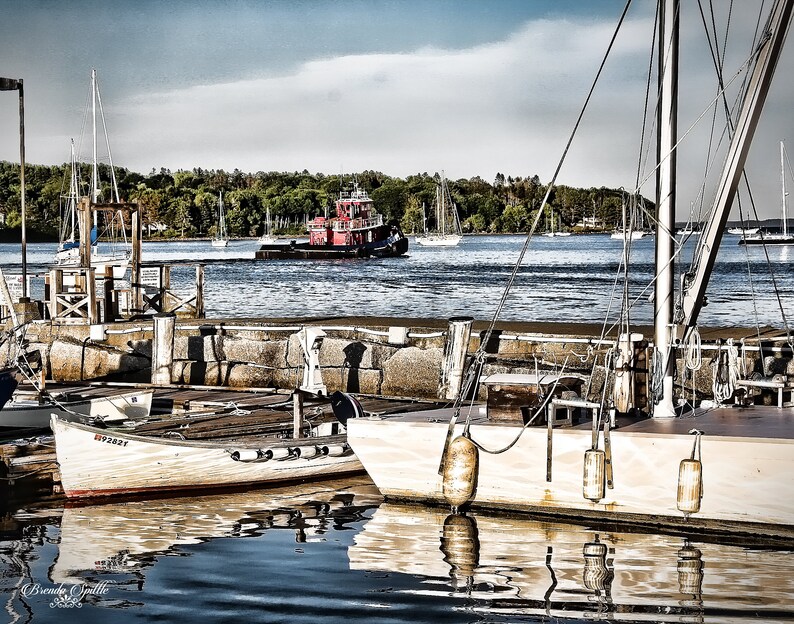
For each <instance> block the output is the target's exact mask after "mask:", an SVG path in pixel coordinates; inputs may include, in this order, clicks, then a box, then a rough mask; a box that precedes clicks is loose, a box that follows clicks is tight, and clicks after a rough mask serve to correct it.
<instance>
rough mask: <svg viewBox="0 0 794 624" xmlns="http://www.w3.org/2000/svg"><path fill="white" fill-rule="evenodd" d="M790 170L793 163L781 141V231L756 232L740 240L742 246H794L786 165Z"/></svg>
mask: <svg viewBox="0 0 794 624" xmlns="http://www.w3.org/2000/svg"><path fill="white" fill-rule="evenodd" d="M787 163H788V165H789V169H790V168H791V163H789V162H788V153H787V152H786V144H785V143H784V142H783V141H780V212H781V220H780V224H781V231H780V233H778V234H772V233H768V232H764V231H763V230H761V231H759V230H756V233H755V234H753V235H745V236H742V238H741V240H739V244H740V245H794V234H789V231H788V216H787V214H786V213H787V209H786V208H787V207H786V204H787V202H788V193H787V192H786V164H787Z"/></svg>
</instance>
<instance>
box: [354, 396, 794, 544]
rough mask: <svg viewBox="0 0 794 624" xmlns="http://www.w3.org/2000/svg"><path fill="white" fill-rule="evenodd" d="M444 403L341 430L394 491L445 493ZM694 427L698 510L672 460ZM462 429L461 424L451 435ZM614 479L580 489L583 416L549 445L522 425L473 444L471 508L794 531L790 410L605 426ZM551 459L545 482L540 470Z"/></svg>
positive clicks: (686, 453)
mask: <svg viewBox="0 0 794 624" xmlns="http://www.w3.org/2000/svg"><path fill="white" fill-rule="evenodd" d="M451 415H452V410H451V409H445V410H435V411H432V412H430V411H420V412H414V413H408V414H402V415H396V416H381V417H378V418H355V419H350V420H349V421H348V422H347V427H348V440H349V442H350V445H351V446H352V447H353V449H354V451H355V452H356V455H357V456H358V457H359V458H360V459H361V462H362V463H363V464H364V466H365V467H366V470H367V472H368V473H369V475H370V476H371V477H372V480H373V481H374V482H375V485H377V486H378V489H379V490H380V491H381V492H382V493H383V494H384V496H386V497H387V499H395V500H421V501H426V502H432V503H440V504H444V503H446V501H447V499H446V497H445V494H444V479H443V477H442V475H440V474H439V462H440V461H441V457H442V451H443V449H444V444H445V440H446V436H447V422H448V421H449V419H450V416H451ZM692 429H698V430H701V431H704V432H706V433H705V435H703V437H702V442H701V444H702V449H701V450H702V471H703V486H702V489H703V497H702V501H701V505H700V509H699V510H698V511H697V512H696V513H684V512H683V511H681V510H680V509H679V507H678V498H677V492H678V487H679V469H680V464H681V461H682V460H688V459H689V458H690V457H691V456H692V449H693V446H694V436H692V435H689V431H691V430H692ZM470 430H471V438H472V439H473V440H475V441H476V442H477V444H480V445H482V446H484V447H486V448H489V449H501V448H503V447H504V446H506V445H507V444H508V443H510V442H512V441H513V440H514V439H515V438H516V437H517V436H518V433H519V432H521V430H522V426H521V424H520V423H506V422H499V421H494V420H490V419H488V418H487V417H486V416H485V414H479V413H478V414H477V415H476V416H475V417H473V418H472V419H471V421H470ZM462 433H463V425H462V424H461V425H458V426H457V427H456V429H455V432H454V436H460V435H462ZM609 437H610V446H611V466H612V471H613V474H614V477H613V479H612V486H613V487H611V488H610V487H607V488H605V489H604V492H603V493H604V496H603V498H601V499H600V500H588V499H587V498H586V497H585V494H586V492H585V489H584V487H585V484H584V480H583V473H584V470H585V467H584V464H585V453H586V452H587V451H589V450H590V449H592V428H591V424H590V423H589V422H587V423H581V424H579V425H574V426H572V427H560V428H555V429H554V431H553V435H552V438H551V439H552V451H551V453H550V454H547V446H548V444H549V435H548V430H547V428H546V427H528V428H526V429H524V430H523V433H522V434H521V436H520V437H519V439H518V442H517V443H516V445H515V446H514V447H513V448H511V449H509V450H508V451H506V452H504V453H501V454H491V453H480V454H479V467H478V471H477V480H476V481H477V482H476V490H475V493H474V495H473V496H472V499H471V505H472V506H473V507H486V508H494V509H510V510H517V511H526V512H532V513H541V514H552V515H559V516H564V517H568V518H575V519H583V518H594V519H601V520H608V521H615V520H620V521H627V522H633V523H645V524H653V525H664V526H668V527H672V526H676V527H682V528H690V529H694V528H704V529H714V530H718V531H719V530H725V531H732V532H754V533H765V534H773V535H786V536H789V537H794V506H793V505H792V503H791V501H792V500H794V479H792V478H791V475H792V474H794V410H792V409H791V408H777V407H763V408H761V406H758V407H757V408H753V409H749V410H742V409H737V408H730V407H727V408H719V409H711V410H701V411H699V412H698V413H696V414H693V415H690V416H689V417H687V418H671V419H664V420H659V419H652V418H649V419H646V420H642V421H639V422H635V423H630V424H625V425H621V426H619V427H617V428H616V429H614V430H612V431H610V433H609ZM547 458H550V468H551V470H550V472H551V480H547V478H546V476H547Z"/></svg>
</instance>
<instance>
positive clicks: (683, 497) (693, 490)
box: [677, 459, 703, 514]
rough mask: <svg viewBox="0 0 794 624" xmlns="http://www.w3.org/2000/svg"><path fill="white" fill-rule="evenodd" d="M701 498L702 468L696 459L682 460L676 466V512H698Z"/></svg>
mask: <svg viewBox="0 0 794 624" xmlns="http://www.w3.org/2000/svg"><path fill="white" fill-rule="evenodd" d="M702 498H703V466H702V464H701V463H700V461H699V460H697V459H682V460H681V463H680V464H679V465H678V500H677V505H678V511H683V512H684V513H685V514H692V513H697V512H699V511H700V500H701V499H702Z"/></svg>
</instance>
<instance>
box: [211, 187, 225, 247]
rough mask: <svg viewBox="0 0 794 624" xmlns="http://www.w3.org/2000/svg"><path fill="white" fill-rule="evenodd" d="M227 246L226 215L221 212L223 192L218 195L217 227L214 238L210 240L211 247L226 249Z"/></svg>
mask: <svg viewBox="0 0 794 624" xmlns="http://www.w3.org/2000/svg"><path fill="white" fill-rule="evenodd" d="M228 245H229V233H228V232H227V231H226V215H225V213H224V210H223V191H220V192H219V193H218V226H217V227H216V229H215V237H214V238H213V239H212V246H213V247H226V246H228Z"/></svg>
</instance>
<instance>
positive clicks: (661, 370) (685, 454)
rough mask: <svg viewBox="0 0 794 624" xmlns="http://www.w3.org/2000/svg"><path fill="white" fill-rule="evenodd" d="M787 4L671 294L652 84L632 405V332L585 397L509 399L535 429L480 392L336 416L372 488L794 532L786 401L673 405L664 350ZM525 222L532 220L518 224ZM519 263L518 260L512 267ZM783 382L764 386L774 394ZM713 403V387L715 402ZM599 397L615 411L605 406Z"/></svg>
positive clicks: (685, 302)
mask: <svg viewBox="0 0 794 624" xmlns="http://www.w3.org/2000/svg"><path fill="white" fill-rule="evenodd" d="M673 4H674V2H673V1H671V0H666V1H665V2H662V3H660V11H661V14H660V19H659V20H658V24H659V26H660V27H661V29H662V31H663V33H664V35H665V36H664V38H663V40H662V42H661V44H660V49H668V47H670V49H671V50H672V49H674V48H675V46H673V45H672V43H671V42H672V41H674V40H675V38H676V37H675V35H674V33H676V32H677V27H676V26H675V24H674V22H675V21H676V20H677V19H678V10H677V8H673V6H672V5H673ZM792 12H794V0H776V1H775V2H774V3H773V6H772V7H771V9H770V14H769V18H768V20H767V21H766V23H767V33H766V35H767V36H766V38H765V39H764V42H763V43H762V44H761V45H760V46H759V48H758V50H757V57H755V64H754V65H753V67H752V74H751V75H750V76H749V81H750V83H751V84H753V86H754V88H753V89H752V90H750V91H749V92H748V93H747V94H746V96H745V100H744V102H743V105H742V107H741V114H740V115H739V116H738V119H737V120H735V126H734V127H741V128H743V132H742V133H736V134H735V135H734V136H733V139H732V141H731V144H730V146H728V148H727V154H726V158H725V162H726V168H725V170H724V171H723V174H722V176H721V178H720V181H719V185H718V188H717V190H716V193H715V200H714V206H713V207H712V210H711V212H710V214H711V218H710V220H709V222H708V223H707V224H706V225H705V227H704V229H703V232H702V233H701V235H700V237H699V242H698V244H699V245H700V246H701V247H702V250H703V251H702V253H700V254H696V256H695V259H694V260H693V267H692V268H691V270H690V271H689V272H688V273H687V279H686V280H682V282H681V291H680V293H678V296H677V297H676V293H675V279H674V272H673V265H674V257H673V255H672V250H673V244H672V241H671V240H670V239H669V235H670V233H672V232H674V229H675V225H674V224H675V205H674V198H675V192H674V191H675V185H674V181H675V171H674V166H675V165H674V160H675V159H674V158H668V157H666V156H665V155H668V154H669V153H670V152H674V151H675V149H676V145H677V140H676V137H675V119H676V112H675V108H676V107H675V101H674V98H673V97H672V94H675V93H676V92H677V88H676V84H677V83H676V81H675V80H673V79H672V77H670V76H662V80H661V81H660V82H661V83H662V84H661V96H662V97H661V100H660V101H661V103H662V104H661V105H660V111H659V119H660V120H664V124H663V127H661V128H660V132H659V142H660V146H659V147H658V148H657V149H658V152H659V153H660V154H661V155H662V156H663V157H660V159H659V163H658V171H659V176H658V180H657V185H656V191H657V193H658V198H657V202H656V206H657V216H656V218H657V222H658V226H657V231H656V271H655V274H654V282H653V286H654V289H655V291H654V299H653V306H654V321H655V326H654V336H653V349H652V352H651V354H650V356H649V358H648V359H649V361H650V363H651V365H650V366H646V364H644V363H643V364H642V366H643V368H644V369H645V370H646V371H649V373H648V376H649V378H650V381H649V385H653V395H651V396H648V407H647V413H640V410H641V409H645V406H644V405H642V406H637V405H633V406H630V407H628V406H624V405H621V403H622V402H623V401H622V399H621V396H620V393H621V384H623V383H624V379H625V378H627V377H629V376H627V375H623V372H624V371H625V370H629V369H631V367H632V366H633V365H631V364H628V363H629V362H635V360H634V353H635V352H634V351H633V350H632V348H631V347H624V343H627V342H628V341H629V340H633V339H630V338H629V336H631V335H632V334H631V333H630V332H627V333H625V334H622V336H621V338H620V340H619V341H618V343H617V344H616V345H615V347H614V349H611V350H610V353H609V354H605V358H604V361H605V362H606V361H607V359H608V357H611V356H612V355H616V356H617V358H618V359H610V360H609V361H610V362H611V363H610V367H611V370H610V369H607V375H611V374H614V380H615V381H614V385H613V386H612V387H608V388H607V389H605V391H604V393H603V394H601V395H600V399H599V402H598V403H595V404H593V403H591V401H592V400H593V399H592V398H591V397H592V395H587V396H583V397H581V398H578V399H576V400H574V399H571V398H570V397H568V399H569V400H566V397H554V398H551V395H549V396H547V399H546V400H547V401H548V404H546V405H545V406H544V405H540V404H539V402H538V401H534V402H533V399H532V397H531V396H530V394H532V393H529V392H527V397H526V400H525V403H524V406H530V407H532V408H533V409H535V408H537V411H536V412H535V415H534V416H533V417H535V416H537V417H539V419H538V422H539V423H542V424H543V425H544V426H532V421H522V418H521V417H520V416H518V417H517V418H512V419H510V418H501V417H499V418H497V417H496V414H497V410H496V408H498V407H499V406H498V404H497V403H496V401H494V403H493V405H492V404H491V401H490V399H489V405H488V409H486V410H484V411H482V412H481V411H480V409H479V408H478V407H476V406H475V407H474V408H473V409H469V408H468V407H465V408H464V407H463V405H462V401H461V400H460V398H459V399H458V401H457V402H456V405H455V406H454V407H453V408H450V409H448V410H442V411H427V410H425V411H418V412H415V413H412V414H402V415H395V416H388V415H386V416H383V417H380V418H377V419H374V418H351V419H350V420H349V421H348V422H347V427H348V439H349V441H350V444H351V446H352V447H353V450H354V451H355V453H356V454H357V455H358V457H359V458H360V459H361V461H362V463H363V464H364V466H365V468H366V470H367V472H368V473H369V474H370V476H371V477H372V479H373V480H374V481H375V484H376V485H377V486H378V488H379V489H380V490H381V492H382V493H383V494H384V495H385V496H386V497H387V498H393V499H406V500H411V501H423V502H431V503H446V504H448V505H450V506H451V507H453V508H455V507H459V506H462V505H466V504H470V505H471V506H473V507H490V508H500V509H510V510H517V511H526V512H532V513H545V514H551V515H555V516H561V517H567V518H572V517H573V518H595V519H601V520H607V521H610V522H614V521H620V522H629V523H643V524H648V525H653V526H660V525H661V526H665V527H686V528H689V529H695V528H697V529H703V530H709V531H711V530H713V531H718V532H719V531H727V532H730V533H745V534H747V533H753V534H767V535H773V536H785V537H787V538H789V539H791V538H792V537H794V503H793V502H792V501H794V479H792V478H791V475H792V474H794V410H793V409H792V408H791V407H790V406H791V403H790V402H789V403H788V405H787V404H786V403H785V402H784V401H783V400H782V399H780V400H779V405H778V407H771V406H763V405H754V406H749V407H748V406H745V407H730V406H728V407H717V408H713V407H706V406H705V405H701V407H700V408H699V409H697V410H695V411H692V412H688V413H682V411H681V410H680V409H679V405H680V403H679V401H678V400H677V398H676V395H675V385H674V371H675V364H674V359H673V357H674V356H675V352H676V349H679V348H680V346H679V345H681V344H687V342H688V340H689V339H690V338H691V337H693V336H695V337H697V338H698V339H699V334H697V319H698V314H699V312H700V310H701V308H702V307H703V305H705V301H706V297H705V294H706V286H707V284H708V278H709V276H710V274H711V270H712V268H713V266H714V261H715V258H716V255H717V253H718V251H719V245H720V240H721V239H722V235H723V232H724V224H725V222H726V220H727V216H728V214H729V211H730V209H731V206H732V203H733V200H734V198H735V197H736V193H737V190H738V187H739V182H740V180H741V175H742V171H743V167H744V164H745V161H746V158H747V154H748V151H749V144H750V141H751V139H752V134H753V130H754V128H755V126H756V124H757V122H758V119H759V117H760V114H761V109H762V107H763V104H764V101H765V96H766V94H767V92H768V87H769V84H770V83H771V80H772V74H773V73H774V68H775V66H776V63H777V58H778V56H779V54H780V51H781V49H782V47H783V42H784V41H785V37H786V32H787V29H788V24H789V22H790V20H791V16H792ZM762 21H764V20H762ZM667 66H668V67H677V66H678V63H677V61H676V62H671V63H669V65H667ZM553 183H554V181H553V180H552V182H551V183H550V185H549V188H551V187H552V186H553ZM633 194H635V195H637V194H638V191H636V190H635V191H633ZM547 199H548V195H547ZM542 210H543V208H542V207H541V209H540V211H539V213H538V214H540V213H541V212H542ZM536 226H537V219H536V221H535V225H534V226H533V231H534V228H535V227H536ZM520 262H521V258H519V261H518V263H517V265H518V264H520ZM503 301H504V298H503ZM674 304H675V306H674ZM674 310H677V312H678V313H677V314H675V315H674ZM560 331H561V333H563V332H564V329H563V328H561V330H560ZM488 340H489V336H486V337H484V338H483V339H482V340H481V344H480V348H479V349H478V352H477V353H476V354H475V355H474V357H473V358H472V360H473V361H474V362H482V361H484V348H483V344H484V343H487V342H488ZM679 356H680V354H679ZM623 357H625V359H623V360H621V358H623ZM624 362H625V363H627V365H626V367H624V366H623V363H624ZM737 368H738V366H737ZM649 369H650V370H649ZM594 370H595V369H594ZM632 370H637V369H632ZM472 372H473V373H474V374H473V375H471V376H470V377H468V378H467V384H469V383H470V382H471V384H476V383H477V381H478V377H479V372H477V371H476V368H472V369H470V371H469V373H472ZM479 381H480V382H481V381H482V380H479ZM532 383H534V385H535V390H534V391H533V392H534V396H535V398H537V397H538V396H539V395H540V394H541V392H542V391H541V389H540V383H539V382H538V381H537V379H536V380H535V381H533V382H532ZM790 383H791V382H790V381H788V382H785V383H782V382H781V383H777V386H781V384H782V386H783V387H786V388H790V387H791V386H790ZM715 384H716V380H715ZM526 385H531V384H530V383H527V384H526ZM610 385H612V382H610ZM777 386H776V387H777ZM464 387H465V388H467V389H468V388H476V385H465V386H464ZM552 392H553V390H552ZM732 392H733V390H732V389H731V392H729V393H728V395H729V396H728V397H727V399H728V400H729V399H730V395H731V394H732ZM716 394H717V392H716V391H715V395H716ZM495 396H496V395H495ZM723 400H726V399H725V398H720V399H718V398H717V397H716V396H715V403H716V404H719V402H720V401H723ZM613 404H614V405H615V406H616V407H615V410H616V411H619V412H620V413H621V414H623V415H622V416H620V417H618V418H615V417H614V416H613V414H612V413H611V412H612V409H611V408H612V406H613ZM577 406H578V407H577ZM492 407H493V408H494V412H493V413H491V412H490V410H491V408H492ZM541 408H542V409H541ZM558 408H560V409H562V408H565V409H566V412H567V411H568V409H570V410H573V409H581V408H585V410H587V411H588V415H589V414H590V412H591V411H592V412H593V419H592V423H591V422H590V421H589V419H588V421H587V422H577V421H576V420H575V419H574V418H573V417H571V418H569V419H564V421H560V420H558V419H557V418H556V414H557V413H558ZM516 411H517V410H516ZM565 421H567V422H565ZM602 431H603V433H602ZM693 433H694V434H695V435H692V434H693Z"/></svg>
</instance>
